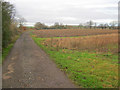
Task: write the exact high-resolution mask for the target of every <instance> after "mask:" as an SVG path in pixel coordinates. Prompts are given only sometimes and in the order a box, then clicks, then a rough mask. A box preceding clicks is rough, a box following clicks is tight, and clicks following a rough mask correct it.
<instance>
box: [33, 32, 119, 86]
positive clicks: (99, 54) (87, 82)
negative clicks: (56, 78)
mask: <svg viewBox="0 0 120 90" xmlns="http://www.w3.org/2000/svg"><path fill="white" fill-rule="evenodd" d="M86 31H87V30H86ZM37 32H38V34H37ZM39 32H40V31H35V32H33V35H32V38H33V39H34V41H35V42H36V43H37V44H38V45H39V46H40V47H41V48H42V49H43V50H44V51H45V52H46V53H47V54H49V56H50V57H51V59H52V60H54V62H55V63H56V64H57V66H58V67H59V68H60V69H61V70H62V71H63V72H65V73H66V74H67V76H68V77H69V78H70V79H71V80H72V81H73V82H74V83H75V84H76V85H78V86H79V87H85V88H113V87H114V88H115V87H118V38H117V37H118V34H117V33H114V32H113V33H109V32H108V31H107V32H108V33H104V34H102V35H98V34H97V33H95V32H94V30H93V32H94V34H92V32H91V35H90V36H83V35H82V33H81V36H78V37H65V36H63V37H61V38H60V37H56V38H55V36H54V35H52V37H54V38H40V37H41V35H40V33H39ZM45 32H46V33H47V31H45ZM103 32H105V31H104V30H103ZM103 32H102V33H103ZM110 32H111V31H110ZM86 33H87V32H86ZM73 34H74V33H73ZM73 36H76V34H74V35H73ZM45 37H46V36H45Z"/></svg>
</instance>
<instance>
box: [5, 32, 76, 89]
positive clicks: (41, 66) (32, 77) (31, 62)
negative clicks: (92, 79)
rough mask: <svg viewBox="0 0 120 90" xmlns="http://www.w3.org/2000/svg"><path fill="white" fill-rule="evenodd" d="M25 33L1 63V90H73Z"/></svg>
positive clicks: (68, 81)
mask: <svg viewBox="0 0 120 90" xmlns="http://www.w3.org/2000/svg"><path fill="white" fill-rule="evenodd" d="M74 87H75V86H74V85H73V84H72V83H71V81H70V80H69V79H68V78H67V77H66V75H65V74H64V73H63V72H61V71H60V70H59V69H58V68H57V67H56V65H55V64H54V62H53V61H52V60H50V59H49V57H48V55H46V53H45V52H44V51H42V50H41V49H40V48H39V47H38V46H37V45H36V44H35V43H34V41H33V40H32V38H31V37H30V36H29V32H25V33H24V34H23V35H22V36H21V37H20V38H19V39H18V40H17V42H16V43H15V45H14V47H13V49H12V50H11V52H10V54H9V56H8V57H7V58H6V60H5V61H4V63H3V88H74Z"/></svg>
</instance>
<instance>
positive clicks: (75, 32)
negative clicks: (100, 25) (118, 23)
mask: <svg viewBox="0 0 120 90" xmlns="http://www.w3.org/2000/svg"><path fill="white" fill-rule="evenodd" d="M111 33H118V30H109V29H105V30H102V29H55V30H36V31H34V32H33V34H35V35H36V36H37V37H41V38H48V37H73V36H87V35H101V34H111Z"/></svg>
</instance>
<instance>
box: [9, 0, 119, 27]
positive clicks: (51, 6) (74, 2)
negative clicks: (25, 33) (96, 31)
mask: <svg viewBox="0 0 120 90" xmlns="http://www.w3.org/2000/svg"><path fill="white" fill-rule="evenodd" d="M7 1H11V3H13V4H14V5H15V7H16V11H17V14H19V15H21V16H22V17H24V18H25V19H26V20H27V22H28V24H29V25H32V24H34V23H35V22H42V23H45V24H47V25H52V24H54V23H55V22H61V23H63V24H73V25H74V24H79V23H84V22H87V21H89V20H93V21H95V22H98V23H107V22H110V21H116V20H117V18H118V11H117V10H118V1H119V0H7Z"/></svg>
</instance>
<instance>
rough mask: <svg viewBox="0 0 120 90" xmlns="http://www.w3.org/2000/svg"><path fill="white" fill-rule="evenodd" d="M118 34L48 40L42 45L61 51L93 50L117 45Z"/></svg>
mask: <svg viewBox="0 0 120 90" xmlns="http://www.w3.org/2000/svg"><path fill="white" fill-rule="evenodd" d="M117 43H118V34H104V35H94V36H86V37H72V38H70V37H66V38H48V39H46V40H45V41H44V43H43V44H44V45H46V46H52V47H56V48H62V49H76V50H93V49H99V48H102V47H105V46H107V47H108V45H114V44H116V45H117Z"/></svg>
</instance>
